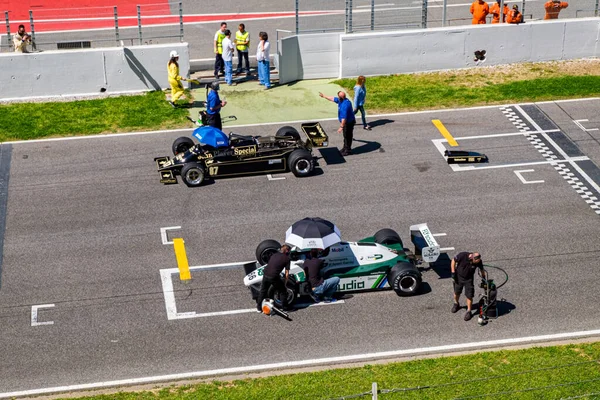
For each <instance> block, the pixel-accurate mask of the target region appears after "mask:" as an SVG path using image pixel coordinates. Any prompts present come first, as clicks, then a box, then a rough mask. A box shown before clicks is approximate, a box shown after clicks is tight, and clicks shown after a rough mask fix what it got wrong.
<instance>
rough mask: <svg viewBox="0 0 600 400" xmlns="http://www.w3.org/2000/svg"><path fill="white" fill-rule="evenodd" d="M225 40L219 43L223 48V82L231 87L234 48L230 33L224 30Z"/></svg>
mask: <svg viewBox="0 0 600 400" xmlns="http://www.w3.org/2000/svg"><path fill="white" fill-rule="evenodd" d="M223 33H225V38H224V39H223V42H222V43H221V44H222V46H223V62H224V63H225V82H227V84H228V85H229V86H231V85H233V52H234V50H235V47H234V46H233V42H232V41H231V31H230V30H229V29H225V32H223Z"/></svg>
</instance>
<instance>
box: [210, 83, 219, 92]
mask: <svg viewBox="0 0 600 400" xmlns="http://www.w3.org/2000/svg"><path fill="white" fill-rule="evenodd" d="M210 88H211V89H212V90H214V91H216V92H218V91H219V89H220V85H219V81H212V82H211V84H210Z"/></svg>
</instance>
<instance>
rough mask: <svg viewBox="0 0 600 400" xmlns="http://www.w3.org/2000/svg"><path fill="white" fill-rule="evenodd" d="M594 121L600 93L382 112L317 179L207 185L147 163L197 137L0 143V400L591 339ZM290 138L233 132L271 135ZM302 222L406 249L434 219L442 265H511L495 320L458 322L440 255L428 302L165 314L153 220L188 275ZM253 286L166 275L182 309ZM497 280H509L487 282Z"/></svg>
mask: <svg viewBox="0 0 600 400" xmlns="http://www.w3.org/2000/svg"><path fill="white" fill-rule="evenodd" d="M511 110H512V112H513V113H514V115H511V114H510V112H511ZM599 110H600V100H599V99H591V100H583V101H572V102H553V103H540V104H536V105H531V104H530V105H521V106H519V107H516V106H511V107H510V109H508V110H506V109H505V110H504V113H503V112H502V110H501V109H500V107H496V106H495V107H488V108H478V109H470V110H453V111H451V110H446V111H431V112H423V113H409V114H401V115H389V116H379V117H373V119H372V122H373V124H374V128H373V130H372V131H364V130H362V129H356V131H355V142H354V149H355V152H356V154H355V155H352V156H349V157H346V158H345V159H340V158H339V157H335V154H334V156H331V154H329V155H328V156H327V159H324V158H320V159H319V171H318V174H317V175H316V176H313V177H310V178H305V179H298V178H294V177H293V175H291V174H289V173H288V174H279V175H274V176H273V177H274V178H285V179H280V180H269V179H268V178H267V177H266V176H264V175H263V176H252V177H245V178H232V179H222V180H217V181H215V182H212V183H210V184H207V185H205V186H203V187H200V188H196V189H191V188H187V187H186V186H185V185H183V184H181V183H180V184H178V185H172V186H163V185H161V184H160V183H159V182H158V179H159V177H158V174H157V172H156V170H155V166H154V162H153V158H154V157H157V156H162V155H167V154H169V149H170V146H171V143H172V141H173V140H174V139H175V138H176V137H178V136H182V135H189V134H190V133H191V131H190V130H184V131H174V132H162V133H153V134H142V135H121V136H119V135H117V136H108V137H96V138H81V139H75V140H54V141H39V142H31V143H13V144H12V145H11V146H10V147H9V146H8V145H7V144H3V145H2V146H1V148H2V150H3V151H8V150H10V151H11V154H10V158H8V160H9V161H8V162H9V163H10V164H9V167H10V169H9V171H7V172H8V173H9V186H8V203H7V210H6V215H5V217H6V229H5V232H4V249H3V252H4V258H3V262H2V265H1V269H0V271H1V281H0V284H1V286H0V354H2V361H1V362H0V397H2V395H3V394H6V393H9V392H16V391H23V390H34V389H40V388H49V387H56V386H62V385H75V384H86V383H92V382H104V381H110V380H120V379H129V378H140V377H148V376H157V375H166V374H176V373H185V372H191V371H206V370H214V369H221V368H230V367H240V366H252V365H257V364H267V363H276V362H285V361H295V360H307V359H318V358H323V357H336V356H345V355H354V354H363V353H370V352H382V351H393V350H401V349H413V348H421V347H429V346H438V345H445V344H460V343H468V342H476V341H483V340H492V339H504V338H515V337H524V336H532V335H542V334H555V333H563V332H573V331H582V330H592V329H598V320H599V318H600V310H599V309H598V307H597V304H596V294H597V282H598V275H597V265H598V261H597V260H598V256H599V255H600V241H599V240H598V237H599V233H600V215H599V214H598V213H597V212H596V210H595V209H594V208H592V207H591V206H593V205H594V204H596V203H595V200H597V199H598V198H600V193H598V190H597V189H596V188H597V187H598V185H599V184H600V174H599V173H598V168H597V165H600V133H599V131H597V130H592V129H597V128H600V118H599V115H600V113H599V112H598V111H599ZM507 116H508V117H510V118H512V121H511V120H510V119H509V118H508V117H507ZM528 117H529V118H528ZM433 119H439V120H440V121H441V122H442V123H443V124H444V125H445V127H446V128H447V129H448V131H449V132H450V133H451V134H452V135H453V136H454V137H455V138H456V140H457V141H458V143H459V147H458V148H459V149H466V150H473V151H480V152H483V153H485V154H487V155H488V157H489V159H490V162H489V163H488V164H481V165H476V166H475V167H476V168H475V169H473V170H460V171H453V170H452V169H451V167H450V166H449V165H448V164H447V163H446V162H445V160H444V158H443V157H442V155H441V154H440V152H439V151H438V148H436V145H435V143H438V145H439V146H443V147H446V148H448V144H447V143H444V142H442V141H441V139H443V138H442V136H441V135H440V133H439V132H438V130H437V129H436V128H435V126H434V125H433V124H432V122H431V121H432V120H433ZM519 119H520V120H521V122H519V121H518V120H519ZM584 119H587V121H581V120H584ZM574 120H577V121H578V122H579V123H580V124H581V125H582V126H583V127H584V128H585V129H589V131H584V130H583V129H582V128H581V127H579V126H578V125H577V124H575V123H574V122H573V121H574ZM552 121H553V122H552ZM513 122H514V123H513ZM515 123H517V124H519V123H520V124H521V125H520V129H525V128H527V127H529V128H530V129H529V130H530V131H536V130H537V129H538V128H539V129H542V130H544V132H543V133H539V132H538V133H534V136H536V137H537V138H538V139H539V141H538V142H536V141H535V140H531V139H528V138H527V137H526V135H525V134H523V132H522V131H520V130H519V127H517V126H516V125H515ZM553 123H555V124H556V125H557V126H558V127H556V126H554V125H553ZM292 125H295V126H297V127H299V124H297V123H296V124H292ZM322 125H323V127H324V128H325V130H326V131H327V132H328V133H329V135H330V136H331V146H330V149H329V150H327V151H329V152H333V153H336V151H335V150H334V149H333V150H332V148H335V147H336V146H337V147H341V137H340V135H338V134H337V133H335V131H336V129H337V126H338V124H337V122H336V121H332V120H326V121H322ZM279 126H281V125H265V126H249V127H238V128H234V129H233V130H234V131H236V132H238V133H243V134H253V135H259V134H263V135H264V134H273V133H274V132H275V131H276V130H277V128H278V127H279ZM482 136H485V137H482ZM554 145H556V147H558V148H556V147H555V146H554ZM536 146H537V147H536ZM546 148H547V149H549V150H546ZM540 151H542V152H540ZM577 151H579V152H580V153H577ZM550 152H552V153H550ZM576 153H577V154H576ZM315 154H316V155H319V156H320V155H321V153H319V152H315ZM326 154H327V152H326ZM552 154H554V155H556V156H557V157H558V158H557V159H559V160H562V159H563V158H564V155H567V156H568V157H571V158H570V162H565V163H563V164H564V166H563V167H559V169H557V168H555V167H558V165H557V164H556V163H554V164H549V163H548V162H547V159H546V157H549V156H550V155H552ZM588 158H589V160H588ZM6 159H7V157H6V156H5V155H4V153H3V155H2V157H1V160H6ZM336 159H337V160H338V161H339V162H336ZM4 163H6V161H5V162H4ZM480 167H484V168H480ZM5 168H6V166H5ZM567 169H569V171H567V172H565V171H566V170H567ZM0 170H1V168H0ZM523 170H527V172H519V173H520V174H521V176H522V178H523V179H524V180H525V181H526V182H530V181H543V182H540V183H523V181H521V179H520V178H519V175H518V174H517V173H515V171H523ZM581 171H583V174H582V173H581ZM565 174H573V177H575V178H578V179H573V177H571V178H570V179H569V180H567V179H564V178H563V175H565ZM0 175H1V174H0ZM584 175H585V176H588V177H590V180H591V182H588V181H586V178H585V176H584ZM0 177H1V176H0ZM577 181H579V182H583V184H582V185H583V186H585V189H582V187H581V186H582V185H579V186H577ZM594 185H595V186H594ZM587 192H589V193H591V195H587V194H586V193H587ZM582 196H583V197H582ZM585 196H587V197H585ZM0 198H1V196H0ZM594 199H595V200H594ZM586 200H587V201H586ZM0 209H1V208H0ZM306 216H320V217H323V218H327V219H330V220H331V221H334V222H335V223H336V224H337V225H338V227H339V228H340V230H341V232H342V236H343V238H345V239H346V240H358V239H361V238H362V237H365V236H369V235H372V234H373V233H374V232H375V231H377V230H378V229H381V228H385V227H389V228H393V229H395V230H397V231H398V232H399V233H400V235H401V237H402V239H403V240H404V242H405V245H407V246H408V247H412V245H410V237H409V232H408V227H409V225H411V224H416V223H422V222H426V223H428V224H429V227H430V228H431V230H432V231H433V232H434V233H440V234H441V233H444V234H446V235H445V236H438V241H439V243H440V245H441V246H442V247H443V248H454V250H452V249H450V250H447V253H446V254H447V256H448V257H452V256H454V255H455V254H456V252H457V251H463V250H471V251H479V252H481V253H482V255H483V259H484V262H486V263H489V264H491V265H497V266H501V267H502V268H504V269H505V270H506V271H507V272H508V274H509V276H510V280H509V282H508V283H507V284H506V286H504V287H503V288H501V289H500V291H499V298H502V299H505V300H504V301H502V302H501V311H502V313H503V315H501V317H500V318H498V319H496V320H493V321H491V322H490V323H489V324H488V325H487V326H486V327H478V326H477V322H476V319H473V320H471V321H469V322H464V321H463V314H464V312H462V311H461V312H459V313H458V314H451V313H450V307H451V305H452V302H451V281H450V279H449V269H448V263H447V262H444V261H443V260H442V261H440V262H438V263H436V264H435V265H434V266H428V265H424V266H423V267H424V268H425V269H424V281H425V282H426V285H425V286H426V290H425V292H424V293H423V294H421V295H418V296H415V297H408V298H400V297H398V296H396V295H395V294H394V292H393V291H389V290H388V291H382V292H376V293H374V292H371V293H357V294H354V295H352V296H349V297H348V298H346V299H345V301H344V302H343V303H339V304H333V305H329V306H322V307H309V308H305V309H300V310H297V311H295V312H292V313H291V318H292V321H286V320H284V319H282V318H278V317H266V316H263V315H259V314H257V313H254V312H252V313H250V312H248V313H240V314H232V315H218V316H205V317H190V318H175V319H172V320H169V319H168V318H167V311H166V305H165V293H164V292H163V282H162V281H161V272H160V271H161V270H163V269H172V268H175V267H176V266H177V265H176V261H175V256H174V253H173V246H171V245H163V244H162V242H161V233H160V229H161V228H164V227H173V226H181V229H179V230H172V231H169V232H168V238H169V239H172V238H174V237H182V238H184V240H185V246H186V250H187V256H188V259H189V263H190V265H192V266H201V265H209V264H220V263H235V262H241V261H247V260H252V259H253V255H254V249H255V247H256V245H257V244H258V243H259V242H260V241H261V240H263V239H267V238H273V239H278V240H280V241H281V240H283V238H284V234H285V230H286V229H287V227H288V226H289V225H290V224H292V223H293V222H294V221H296V220H298V219H301V218H304V217H306ZM409 245H410V246H409ZM243 275H244V273H243V271H242V270H241V269H240V268H236V269H228V270H216V271H207V270H204V271H201V270H193V271H192V278H193V279H192V281H191V282H190V283H181V282H179V281H178V277H177V274H171V275H170V277H171V281H172V282H173V289H174V297H175V301H176V304H177V312H178V313H192V312H195V313H196V314H197V315H198V314H202V313H209V312H221V311H231V310H245V309H251V308H252V307H254V303H253V301H252V300H251V298H250V293H249V291H248V290H247V289H246V288H245V287H244V286H243V283H242V279H243ZM492 277H493V278H496V279H497V280H498V281H501V275H499V274H497V273H496V272H494V271H492ZM476 293H477V294H476V296H478V294H479V293H480V290H479V289H477V290H476ZM463 304H464V303H463ZM40 305H41V306H44V307H41V308H39V314H38V317H37V320H35V321H34V322H37V323H38V324H40V323H44V322H46V323H47V324H43V325H37V324H32V307H33V306H40ZM48 305H53V307H50V306H48ZM182 315H189V314H182ZM50 321H52V322H53V323H52V324H50V323H49V322H50ZM307 343H310V346H307V345H306V344H307Z"/></svg>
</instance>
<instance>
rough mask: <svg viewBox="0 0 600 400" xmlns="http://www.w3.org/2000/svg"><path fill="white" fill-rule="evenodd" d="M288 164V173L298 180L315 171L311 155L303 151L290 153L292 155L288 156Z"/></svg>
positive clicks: (297, 150) (298, 150)
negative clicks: (290, 172)
mask: <svg viewBox="0 0 600 400" xmlns="http://www.w3.org/2000/svg"><path fill="white" fill-rule="evenodd" d="M288 164H289V167H290V171H292V173H293V174H294V176H296V177H298V178H303V177H305V176H309V175H311V174H312V173H313V171H314V169H315V162H314V160H313V156H312V154H311V153H310V152H309V151H307V150H304V149H296V150H294V151H292V154H290V156H289V158H288Z"/></svg>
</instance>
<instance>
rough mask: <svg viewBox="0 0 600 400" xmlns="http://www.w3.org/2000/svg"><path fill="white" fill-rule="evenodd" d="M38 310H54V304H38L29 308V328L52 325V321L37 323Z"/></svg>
mask: <svg viewBox="0 0 600 400" xmlns="http://www.w3.org/2000/svg"><path fill="white" fill-rule="evenodd" d="M40 308H54V304H40V305H37V306H31V326H40V325H54V321H44V322H38V310H39V309H40Z"/></svg>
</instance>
